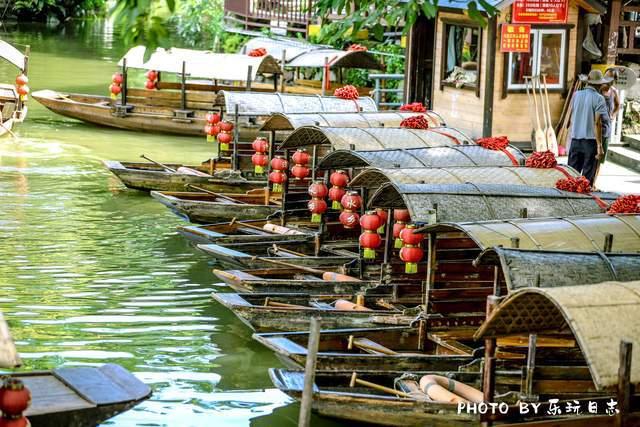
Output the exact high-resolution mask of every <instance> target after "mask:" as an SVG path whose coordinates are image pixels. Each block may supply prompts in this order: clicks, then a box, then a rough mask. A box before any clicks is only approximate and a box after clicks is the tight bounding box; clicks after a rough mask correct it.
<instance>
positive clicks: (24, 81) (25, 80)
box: [16, 74, 29, 86]
mask: <svg viewBox="0 0 640 427" xmlns="http://www.w3.org/2000/svg"><path fill="white" fill-rule="evenodd" d="M27 83H29V78H28V77H27V76H25V75H24V74H20V75H18V77H16V86H24V85H26V84H27Z"/></svg>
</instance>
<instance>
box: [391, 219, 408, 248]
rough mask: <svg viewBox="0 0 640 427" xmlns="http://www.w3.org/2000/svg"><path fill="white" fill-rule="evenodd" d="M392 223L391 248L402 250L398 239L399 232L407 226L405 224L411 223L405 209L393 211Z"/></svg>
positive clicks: (400, 241)
mask: <svg viewBox="0 0 640 427" xmlns="http://www.w3.org/2000/svg"><path fill="white" fill-rule="evenodd" d="M393 221H394V223H393V238H394V242H393V247H394V248H396V249H400V248H402V239H401V238H400V232H401V231H402V230H403V229H404V228H405V227H406V226H407V223H408V222H409V221H411V217H410V216H409V211H408V210H407V209H394V210H393Z"/></svg>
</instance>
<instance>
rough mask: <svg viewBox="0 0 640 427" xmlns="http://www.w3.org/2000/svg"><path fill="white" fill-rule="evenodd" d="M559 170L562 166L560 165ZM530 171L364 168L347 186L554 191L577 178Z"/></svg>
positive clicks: (571, 172) (572, 172) (506, 168)
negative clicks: (493, 186) (483, 186)
mask: <svg viewBox="0 0 640 427" xmlns="http://www.w3.org/2000/svg"><path fill="white" fill-rule="evenodd" d="M561 167H562V166H561ZM562 168H563V170H564V171H565V172H566V174H565V173H563V172H562V170H559V169H534V168H522V167H517V166H511V167H509V166H485V167H454V168H424V167H418V168H394V169H380V168H367V169H365V170H363V171H362V172H360V173H359V174H358V175H356V176H355V177H354V178H353V179H352V180H351V182H350V183H349V186H350V187H364V188H367V189H368V190H369V191H372V190H373V189H376V188H379V187H380V186H382V185H384V184H387V183H392V184H395V185H402V184H465V183H469V182H470V183H473V184H506V185H530V186H533V187H547V188H554V187H555V184H556V182H557V181H558V180H559V179H563V178H565V177H566V176H567V174H568V175H570V176H578V173H577V172H576V171H575V170H574V169H573V168H571V167H568V166H566V167H562Z"/></svg>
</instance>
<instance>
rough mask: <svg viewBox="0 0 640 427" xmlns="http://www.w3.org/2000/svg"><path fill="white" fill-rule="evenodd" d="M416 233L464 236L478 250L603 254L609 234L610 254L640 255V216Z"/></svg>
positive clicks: (458, 226) (455, 226) (457, 226)
mask: <svg viewBox="0 0 640 427" xmlns="http://www.w3.org/2000/svg"><path fill="white" fill-rule="evenodd" d="M416 232H419V233H464V234H465V236H466V237H468V238H470V239H471V240H473V241H474V242H475V244H476V245H477V246H478V247H479V248H480V249H483V250H485V249H489V248H491V247H495V246H503V247H512V246H514V244H517V246H518V247H519V248H521V249H538V250H557V251H583V252H593V251H602V250H604V248H605V240H606V239H607V236H608V235H611V239H612V242H611V249H609V250H610V251H612V252H640V215H606V214H597V215H584V216H569V217H557V218H516V219H509V220H506V221H505V220H500V221H473V222H458V223H447V222H443V223H439V224H435V225H427V226H425V227H422V228H420V229H418V230H416Z"/></svg>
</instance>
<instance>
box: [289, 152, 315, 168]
mask: <svg viewBox="0 0 640 427" xmlns="http://www.w3.org/2000/svg"><path fill="white" fill-rule="evenodd" d="M291 160H293V163H294V164H296V165H306V164H308V163H309V160H311V156H309V153H307V151H306V150H304V149H302V148H299V149H298V150H297V151H296V152H295V153H293V156H291Z"/></svg>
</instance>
